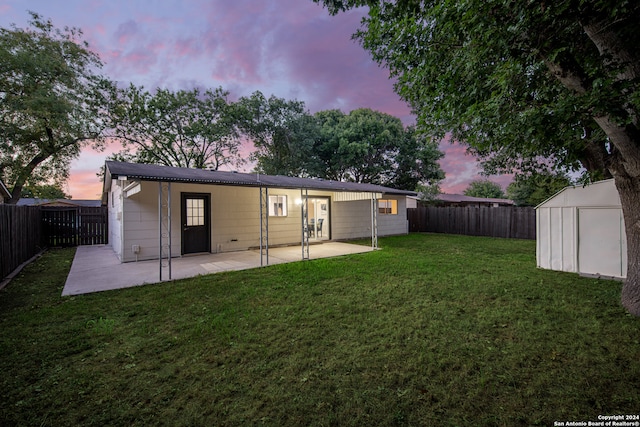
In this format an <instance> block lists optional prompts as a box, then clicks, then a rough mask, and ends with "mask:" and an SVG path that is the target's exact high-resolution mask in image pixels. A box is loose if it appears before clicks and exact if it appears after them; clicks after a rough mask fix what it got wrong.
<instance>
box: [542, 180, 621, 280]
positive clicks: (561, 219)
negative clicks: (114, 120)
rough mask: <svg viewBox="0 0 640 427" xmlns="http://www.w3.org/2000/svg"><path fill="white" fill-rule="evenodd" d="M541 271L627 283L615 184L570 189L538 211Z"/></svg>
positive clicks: (595, 184) (608, 182)
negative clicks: (614, 279) (610, 279)
mask: <svg viewBox="0 0 640 427" xmlns="http://www.w3.org/2000/svg"><path fill="white" fill-rule="evenodd" d="M536 228H537V231H536V233H537V239H536V240H537V247H536V258H537V265H538V267H540V268H546V269H550V270H558V271H568V272H573V273H580V274H583V275H589V276H604V277H616V278H624V277H626V275H627V240H626V233H625V227H624V218H623V215H622V207H621V204H620V197H619V196H618V191H617V190H616V187H615V184H614V181H613V179H609V180H605V181H599V182H595V183H593V184H590V185H587V186H572V187H566V188H564V189H563V190H561V191H560V192H558V193H557V194H556V195H555V196H553V197H551V198H550V199H548V200H546V201H545V202H543V203H541V204H540V205H538V206H537V207H536Z"/></svg>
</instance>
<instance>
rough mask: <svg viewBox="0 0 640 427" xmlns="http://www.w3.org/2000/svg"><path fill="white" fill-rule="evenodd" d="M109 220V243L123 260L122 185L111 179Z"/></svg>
mask: <svg viewBox="0 0 640 427" xmlns="http://www.w3.org/2000/svg"><path fill="white" fill-rule="evenodd" d="M107 212H108V222H109V245H110V246H111V247H112V248H113V251H114V252H115V253H116V256H117V257H118V259H119V260H120V261H122V187H120V185H118V181H117V180H115V179H114V180H112V181H111V191H110V192H109V197H108V200H107Z"/></svg>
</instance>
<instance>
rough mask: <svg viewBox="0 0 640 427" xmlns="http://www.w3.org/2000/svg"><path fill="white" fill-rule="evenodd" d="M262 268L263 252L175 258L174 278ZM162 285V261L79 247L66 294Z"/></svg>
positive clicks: (275, 252) (283, 251) (319, 249)
mask: <svg viewBox="0 0 640 427" xmlns="http://www.w3.org/2000/svg"><path fill="white" fill-rule="evenodd" d="M372 250H373V249H372V248H371V247H369V246H362V245H354V244H350V243H343V242H328V243H323V244H318V245H311V246H310V248H309V258H310V259H318V258H329V257H335V256H341V255H348V254H356V253H364V252H370V251H372ZM301 259H302V250H301V248H300V246H287V247H280V248H270V249H269V265H274V264H282V263H286V262H296V261H301ZM164 264H165V266H164V267H163V268H162V278H163V281H166V280H168V278H169V268H168V266H167V265H166V264H167V261H165V262H164ZM258 267H260V252H259V251H257V250H255V251H240V252H226V253H221V254H207V255H195V256H185V257H180V258H172V259H171V279H172V280H176V279H184V278H188V277H195V276H199V275H204V274H212V273H219V272H222V271H231V270H246V269H250V268H258ZM158 282H160V263H159V262H158V260H151V261H138V262H127V263H121V262H120V261H119V260H118V258H117V257H116V254H115V252H113V249H112V248H111V246H108V245H94V246H79V247H78V249H77V250H76V255H75V257H74V258H73V263H72V264H71V270H70V271H69V275H68V276H67V281H66V283H65V285H64V289H63V290H62V295H63V296H65V295H80V294H87V293H92V292H100V291H107V290H113V289H122V288H129V287H132V286H140V285H145V284H151V283H158Z"/></svg>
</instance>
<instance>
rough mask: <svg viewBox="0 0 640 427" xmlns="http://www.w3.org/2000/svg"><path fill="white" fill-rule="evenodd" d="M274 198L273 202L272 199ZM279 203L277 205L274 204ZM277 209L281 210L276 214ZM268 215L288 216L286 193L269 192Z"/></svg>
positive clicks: (275, 216)
mask: <svg viewBox="0 0 640 427" xmlns="http://www.w3.org/2000/svg"><path fill="white" fill-rule="evenodd" d="M273 199H275V202H273V201H272V200H273ZM278 204H279V205H280V206H277V207H276V205H278ZM278 210H281V211H282V213H280V214H278ZM268 211H269V217H271V218H285V217H287V216H289V206H288V199H287V195H286V194H269V206H268Z"/></svg>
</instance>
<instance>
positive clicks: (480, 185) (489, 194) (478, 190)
mask: <svg viewBox="0 0 640 427" xmlns="http://www.w3.org/2000/svg"><path fill="white" fill-rule="evenodd" d="M464 195H465V196H471V197H484V198H489V199H504V198H505V197H506V196H505V194H504V191H502V187H500V185H499V184H496V183H495V182H493V181H490V180H488V179H476V180H474V181H471V182H470V183H469V185H468V186H467V188H466V189H465V190H464Z"/></svg>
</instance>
